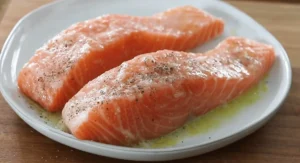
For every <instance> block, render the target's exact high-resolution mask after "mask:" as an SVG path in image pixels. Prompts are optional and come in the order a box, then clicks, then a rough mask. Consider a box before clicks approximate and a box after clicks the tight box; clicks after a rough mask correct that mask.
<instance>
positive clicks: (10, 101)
mask: <svg viewBox="0 0 300 163" xmlns="http://www.w3.org/2000/svg"><path fill="white" fill-rule="evenodd" d="M69 1H74V2H76V1H78V0H69ZM65 2H66V1H62V0H58V1H53V2H50V3H48V4H45V5H43V6H41V7H39V8H37V9H34V10H32V11H31V12H29V13H28V14H26V15H25V16H23V17H22V18H21V19H20V20H19V21H18V22H17V23H16V24H15V26H14V28H13V29H12V30H11V32H10V34H9V35H8V37H7V39H6V41H5V43H4V44H3V47H2V50H1V55H0V75H2V74H3V72H2V66H3V63H2V62H3V61H4V58H5V56H6V54H7V51H8V50H7V49H8V48H9V47H10V43H11V41H12V40H13V39H14V36H13V35H14V33H16V30H17V29H18V28H19V27H20V26H21V25H22V23H24V22H25V21H27V19H29V18H30V17H31V16H33V15H35V14H38V12H40V11H42V10H44V9H50V8H52V7H54V6H56V5H58V6H59V5H61V4H63V3H65ZM211 2H213V3H219V4H220V5H222V6H224V7H226V8H228V9H229V10H232V12H238V13H239V14H240V17H243V18H244V19H246V20H247V21H251V23H253V24H255V26H257V28H259V30H261V31H263V32H264V33H266V35H268V36H269V38H270V39H272V40H273V41H274V42H276V44H277V45H276V46H277V48H278V49H279V50H280V51H281V55H283V57H284V58H285V60H284V67H286V70H287V79H286V81H287V85H286V86H285V89H284V90H283V91H282V93H281V96H280V100H279V101H278V102H276V103H275V104H274V106H272V107H271V109H270V111H268V112H267V113H264V114H263V115H262V116H260V117H258V118H256V119H255V120H254V121H252V122H251V123H248V124H247V125H245V126H243V127H242V128H241V129H240V130H238V131H235V132H232V133H231V134H229V135H226V136H224V137H222V138H220V139H218V140H215V141H210V142H206V143H201V144H200V143H198V144H194V145H187V146H183V147H172V148H158V149H153V148H150V149H146V148H131V147H123V146H116V145H109V144H104V143H98V142H97V143H96V142H90V141H82V140H78V139H76V138H75V137H74V136H72V135H68V134H66V133H63V132H62V131H61V132H57V131H56V130H57V129H54V128H52V127H50V126H48V125H45V124H40V123H36V124H35V123H34V122H35V121H36V120H32V119H30V118H29V117H28V115H27V114H26V113H25V111H22V109H19V107H17V106H16V104H15V102H14V100H13V99H12V98H10V97H9V95H7V93H6V91H5V90H4V87H3V84H2V82H1V81H0V92H1V94H2V96H3V97H4V99H5V100H6V102H7V103H8V104H9V105H10V107H11V108H12V109H13V110H14V111H15V112H16V113H17V114H18V116H19V117H20V118H21V119H23V120H24V121H25V122H26V123H27V124H29V123H31V125H30V124H29V125H30V126H31V127H33V126H35V127H33V128H36V127H37V128H40V130H41V131H43V132H52V133H53V134H54V135H55V136H62V137H65V138H66V139H71V140H72V141H76V142H77V143H79V144H85V145H89V146H94V148H98V149H99V148H101V149H103V150H112V151H114V150H117V151H121V152H135V153H141V154H142V153H144V154H145V153H147V152H151V153H155V154H159V153H161V152H164V153H177V152H183V151H190V150H195V149H199V148H202V147H206V146H210V145H212V144H215V143H218V142H222V141H226V140H228V139H230V138H231V137H233V136H235V135H237V134H240V133H244V132H246V131H247V130H250V129H251V128H254V127H255V126H257V125H258V124H260V123H262V122H263V121H264V120H265V119H268V118H270V117H271V116H273V115H274V114H275V113H276V112H277V111H278V110H279V108H280V106H281V105H282V103H283V102H284V101H285V99H286V97H287V95H288V93H289V90H290V88H291V83H292V68H291V64H290V61H289V58H288V55H287V53H286V51H285V49H284V48H283V46H282V45H281V43H280V42H279V41H278V40H277V39H276V38H275V36H273V35H272V34H271V33H270V32H269V31H268V30H266V29H265V28H264V27H263V26H262V25H261V24H260V23H258V22H257V21H255V20H254V19H253V18H251V17H250V16H249V15H247V14H246V13H244V12H243V11H241V10H239V9H238V8H236V7H234V6H232V5H230V4H228V3H226V2H222V1H218V0H214V1H211ZM211 2H209V3H211ZM25 119H26V120H25ZM29 121H30V122H29ZM36 130H37V131H38V132H40V133H41V134H43V135H45V136H46V137H48V138H50V137H49V136H48V135H47V134H45V133H42V132H41V131H39V130H38V129H36ZM241 138H242V137H241ZM241 138H239V139H241ZM50 139H52V140H54V141H57V142H60V143H62V144H65V143H64V142H61V141H59V140H57V139H54V138H50ZM65 145H67V146H70V145H69V144H65ZM72 147H73V148H76V147H74V146H72ZM76 149H79V148H76ZM79 150H82V149H79Z"/></svg>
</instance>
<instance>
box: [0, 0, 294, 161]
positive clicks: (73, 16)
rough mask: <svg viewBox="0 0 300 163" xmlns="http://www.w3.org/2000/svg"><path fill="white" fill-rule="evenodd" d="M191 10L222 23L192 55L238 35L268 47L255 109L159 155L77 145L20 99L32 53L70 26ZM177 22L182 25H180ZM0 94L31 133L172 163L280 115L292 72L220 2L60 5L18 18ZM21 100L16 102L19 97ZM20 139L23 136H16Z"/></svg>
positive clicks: (1, 68) (130, 0)
mask: <svg viewBox="0 0 300 163" xmlns="http://www.w3.org/2000/svg"><path fill="white" fill-rule="evenodd" d="M187 4H189V5H193V6H195V7H198V8H201V9H204V10H206V11H207V12H209V13H211V14H213V15H215V16H218V17H221V18H223V19H224V20H225V23H226V28H225V32H224V34H223V35H222V36H221V37H219V38H218V39H216V40H214V41H211V42H210V43H207V44H205V45H204V46H202V47H201V48H198V49H196V50H195V51H205V50H207V49H210V48H212V47H214V46H215V45H216V44H217V43H219V42H220V41H221V40H223V39H224V38H225V37H227V36H230V35H239V36H245V37H248V38H252V39H255V40H258V41H261V42H265V43H269V44H271V45H273V46H274V47H275V49H276V56H277V60H276V63H275V65H274V67H273V68H272V70H271V72H270V74H269V77H268V79H267V80H268V87H269V90H268V91H267V92H266V93H264V95H263V97H262V98H261V99H260V100H258V101H257V102H255V103H254V104H253V105H251V106H249V107H246V108H244V109H243V110H242V111H240V112H239V113H238V114H237V115H235V116H233V117H231V118H230V119H229V120H227V121H226V122H224V123H222V125H221V126H219V127H217V128H215V129H213V130H212V131H210V132H207V133H202V134H198V135H196V136H193V137H187V138H185V139H184V141H183V143H182V142H180V143H178V144H177V145H175V146H173V147H167V148H162V149H144V148H128V147H121V146H113V145H106V144H101V143H96V142H89V141H80V140H77V139H76V138H74V137H73V136H72V135H70V134H67V133H64V132H62V131H60V130H57V129H55V128H53V127H51V126H49V125H47V124H45V123H43V121H42V120H41V119H39V118H38V115H37V113H36V112H34V111H33V110H32V109H30V108H29V107H28V103H27V101H26V100H25V99H24V98H23V96H20V92H19V91H18V88H17V84H16V77H17V75H18V72H19V71H20V69H21V67H22V66H23V65H24V64H25V63H26V62H27V61H28V60H29V58H30V57H31V56H32V55H33V54H34V51H35V49H37V48H38V47H40V46H41V45H42V44H43V43H44V42H46V41H47V40H48V39H50V38H51V37H53V36H54V35H55V34H57V33H58V32H60V31H61V30H63V29H65V28H67V27H68V26H69V25H71V24H73V23H75V22H78V21H83V20H86V19H89V18H93V17H97V16H100V15H103V14H108V13H120V14H130V15H139V16H143V15H151V14H154V13H157V12H161V11H164V10H166V9H168V8H171V7H176V6H181V5H187ZM179 21H180V20H179ZM0 76H1V78H0V88H1V92H2V94H3V96H4V98H5V99H6V100H7V102H8V103H9V105H10V106H11V107H12V108H13V110H14V111H15V112H16V113H17V114H18V115H19V116H20V117H21V118H22V119H23V120H24V121H25V122H26V123H28V124H29V125H30V126H31V127H33V128H34V129H36V130H37V131H39V132H40V133H42V134H44V135H45V136H47V137H49V138H51V139H53V140H55V141H58V142H60V143H62V144H65V145H68V146H71V147H73V148H77V149H79V150H83V151H87V152H90V153H94V154H98V155H103V156H108V157H114V158H120V159H128V160H147V161H157V160H172V159H179V158H184V157H190V156H194V155H198V154H202V153H205V152H208V151H211V150H214V149H217V148H220V147H222V146H225V145H227V144H229V143H232V142H234V141H236V140H238V139H241V138H242V137H244V136H246V135H248V134H249V133H251V132H253V131H254V130H256V129H258V128H259V127H261V126H262V125H263V124H264V123H265V122H266V121H267V120H268V119H269V118H270V117H271V116H272V115H274V113H275V112H276V111H277V110H278V108H279V106H280V104H281V103H282V102H283V100H284V98H285V97H286V95H287V93H288V91H289V88H290V84H291V68H290V63H289V59H288V56H287V54H286V52H285V50H284V49H283V47H282V45H281V44H280V43H279V42H278V41H277V40H276V39H275V38H274V37H273V36H272V35H271V34H270V33H269V32H268V31H267V30H265V29H264V28H263V27H262V26H261V25H259V24H258V23H256V22H255V21H254V20H253V19H251V18H250V17H249V16H247V15H246V14H244V13H243V12H241V11H239V10H238V9H236V8H234V7H232V6H230V5H228V4H226V3H224V2H221V1H213V0H210V1H207V0H197V1H195V0H185V1H183V0H164V1H162V0H151V1H140V0H126V1H123V0H101V1H100V0H89V1H83V0H64V1H55V2H53V3H51V4H48V5H46V6H44V7H41V8H39V9H37V10H35V11H33V12H31V13H30V14H28V15H26V16H25V17H24V18H22V19H21V20H20V21H19V22H18V23H17V24H16V26H15V27H14V29H13V30H12V32H11V33H10V35H9V37H8V38H7V40H6V42H5V45H4V47H3V49H2V55H1V58H0ZM19 96H20V97H21V98H20V97H19ZM20 134H22V133H20Z"/></svg>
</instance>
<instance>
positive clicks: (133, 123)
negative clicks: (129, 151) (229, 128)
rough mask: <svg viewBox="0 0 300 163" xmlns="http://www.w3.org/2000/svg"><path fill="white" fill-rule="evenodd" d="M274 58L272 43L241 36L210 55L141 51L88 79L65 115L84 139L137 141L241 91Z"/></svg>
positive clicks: (120, 142) (174, 126)
mask: <svg viewBox="0 0 300 163" xmlns="http://www.w3.org/2000/svg"><path fill="white" fill-rule="evenodd" d="M274 60H275V54H274V49H273V48H272V47H271V46H269V45H265V44H262V43H258V42H256V41H252V40H249V39H245V38H241V37H230V38H228V39H226V40H224V41H223V42H222V43H220V44H219V45H218V46H217V47H216V48H215V49H213V50H211V51H208V52H206V53H204V54H200V53H199V54H195V53H187V52H178V51H171V50H161V51H157V52H153V53H148V54H143V55H139V56H137V57H135V58H134V59H132V60H129V61H127V62H124V63H122V64H121V65H120V66H118V67H116V68H113V69H111V70H109V71H107V72H105V73H103V74H102V75H100V76H99V77H97V78H96V79H94V80H92V81H90V82H89V83H88V84H86V85H85V86H84V87H83V88H82V89H81V90H80V91H79V92H78V93H77V94H76V95H75V96H74V97H73V98H72V99H71V100H70V101H69V102H68V103H67V104H66V105H65V107H64V109H63V112H62V115H63V120H64V122H65V124H66V125H67V127H68V128H69V129H70V131H71V132H72V134H73V135H75V137H77V138H79V139H86V140H94V141H99V142H103V143H108V144H117V145H131V144H134V143H137V142H139V141H142V140H147V139H153V138H157V137H160V136H162V135H164V134H167V133H170V132H171V131H173V130H175V129H177V128H179V127H180V126H182V125H183V124H184V123H185V122H186V121H187V120H188V119H189V117H195V116H200V115H203V114H205V113H207V112H208V111H210V110H212V109H214V108H215V107H216V106H218V105H221V104H224V103H226V102H228V101H230V100H232V99H233V98H235V97H237V96H239V95H240V94H242V93H243V92H245V91H246V90H248V89H249V88H250V87H251V86H253V85H255V84H257V83H258V82H259V80H261V79H262V78H263V76H264V75H266V73H267V72H268V71H269V70H270V68H271V66H272V64H273V62H274Z"/></svg>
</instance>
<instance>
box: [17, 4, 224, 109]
mask: <svg viewBox="0 0 300 163" xmlns="http://www.w3.org/2000/svg"><path fill="white" fill-rule="evenodd" d="M223 28H224V24H223V21H222V20H220V19H218V18H215V17H213V16H211V15H209V14H208V13H205V12H204V11H201V10H199V9H197V8H194V7H190V6H183V7H178V8H174V9H170V10H167V11H165V12H163V13H160V14H156V15H154V16H151V17H134V16H127V15H106V16H102V17H99V18H96V19H92V20H88V21H85V22H80V23H77V24H75V25H72V26H71V27H69V28H68V29H66V30H64V31H62V32H61V33H59V34H58V35H57V36H55V37H54V38H53V39H51V40H50V41H49V42H48V43H46V44H45V45H44V46H43V47H41V48H40V49H38V50H37V51H36V53H35V55H34V56H33V57H32V58H31V59H30V61H29V62H28V63H27V64H25V66H24V67H23V69H22V70H21V72H20V73H19V77H18V86H19V88H20V90H21V92H23V93H24V94H25V95H27V96H29V97H30V98H31V99H33V100H34V101H36V102H37V103H39V104H40V105H41V106H42V107H44V108H45V109H47V110H48V111H59V110H61V109H62V108H63V106H64V105H65V103H66V102H67V101H68V100H69V99H70V98H71V97H72V96H73V95H74V94H75V93H76V92H78V91H79V90H80V88H82V87H83V86H84V85H85V84H86V83H87V82H88V81H90V80H92V79H94V78H95V77H97V76H99V75H100V74H102V73H103V72H105V71H107V70H109V69H111V68H113V67H115V66H118V65H120V64H121V63H122V62H123V61H126V60H129V59H132V58H133V57H135V56H136V55H139V54H143V53H148V52H154V51H157V50H162V49H173V50H187V49H191V48H193V47H195V46H196V45H200V44H203V43H204V42H206V41H208V40H211V39H213V38H215V37H216V36H218V35H220V34H221V33H222V32H223Z"/></svg>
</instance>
